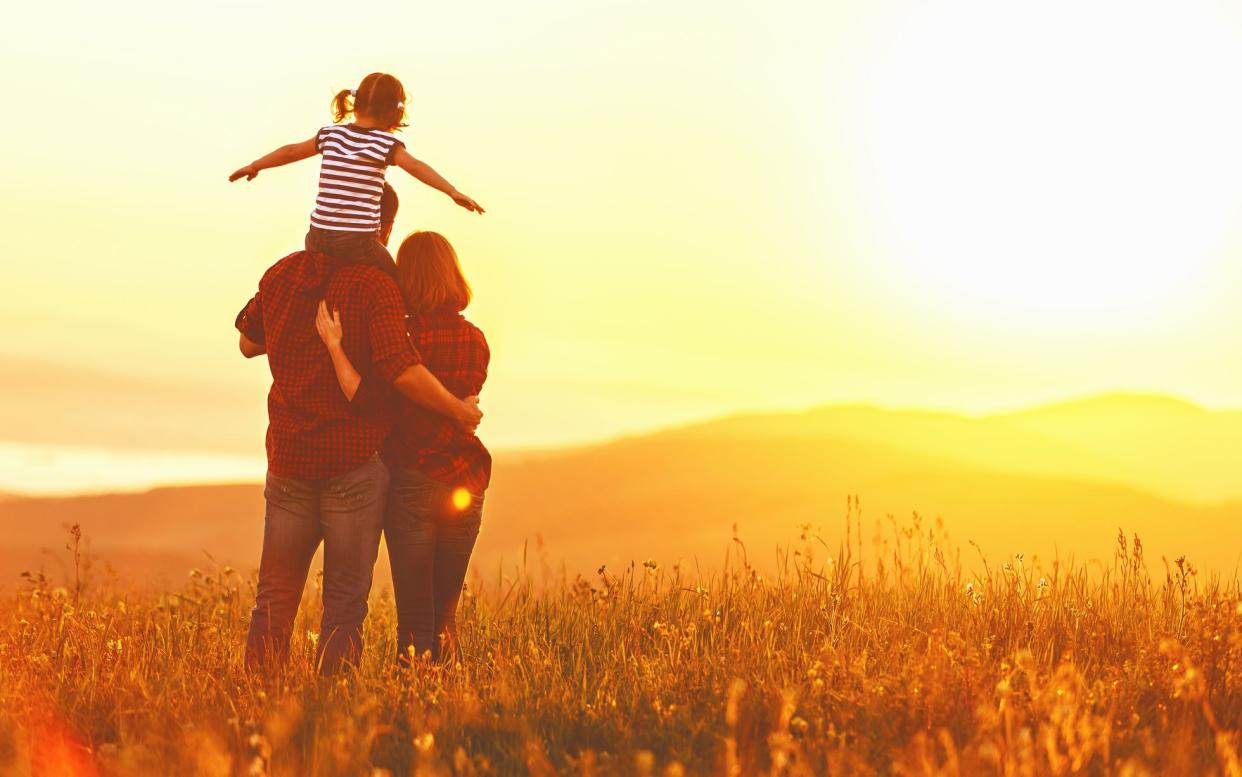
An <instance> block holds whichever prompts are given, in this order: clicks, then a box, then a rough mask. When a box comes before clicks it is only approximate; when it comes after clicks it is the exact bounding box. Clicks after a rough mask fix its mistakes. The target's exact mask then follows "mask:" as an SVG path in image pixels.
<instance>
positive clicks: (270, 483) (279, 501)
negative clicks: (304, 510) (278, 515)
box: [263, 472, 310, 509]
mask: <svg viewBox="0 0 1242 777" xmlns="http://www.w3.org/2000/svg"><path fill="white" fill-rule="evenodd" d="M309 490H310V489H309V488H307V486H306V484H305V483H303V482H301V481H299V480H294V479H293V478H285V477H281V476H280V475H274V474H272V473H271V472H269V473H267V481H266V482H265V483H264V486H263V498H264V499H266V500H267V501H268V502H271V503H272V504H274V505H276V506H278V507H283V508H285V509H293V508H295V507H298V506H301V505H303V504H305V503H306V502H307V501H308V500H309V499H310V493H309Z"/></svg>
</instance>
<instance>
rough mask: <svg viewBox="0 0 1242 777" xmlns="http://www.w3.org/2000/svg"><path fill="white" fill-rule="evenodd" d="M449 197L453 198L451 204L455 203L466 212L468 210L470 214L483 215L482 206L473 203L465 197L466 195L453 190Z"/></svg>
mask: <svg viewBox="0 0 1242 777" xmlns="http://www.w3.org/2000/svg"><path fill="white" fill-rule="evenodd" d="M449 196H450V197H452V198H453V202H455V203H457V204H458V205H460V206H462V207H463V208H465V209H466V210H468V211H472V212H474V213H483V212H484V210H483V206H482V205H480V204H479V203H477V202H475V201H474V200H473V199H471V198H470V197H467V196H466V195H464V194H462V193H461V192H459V191H457V190H456V189H454V190H453V192H452V194H450V195H449Z"/></svg>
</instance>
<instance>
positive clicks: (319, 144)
mask: <svg viewBox="0 0 1242 777" xmlns="http://www.w3.org/2000/svg"><path fill="white" fill-rule="evenodd" d="M329 129H330V128H329V127H320V128H319V131H318V132H316V133H315V150H316V151H318V152H319V153H321V154H322V153H323V142H324V141H325V140H327V137H328V130H329Z"/></svg>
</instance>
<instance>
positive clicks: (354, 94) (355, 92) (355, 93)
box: [349, 89, 358, 97]
mask: <svg viewBox="0 0 1242 777" xmlns="http://www.w3.org/2000/svg"><path fill="white" fill-rule="evenodd" d="M349 96H350V97H357V96H358V90H357V89H350V90H349Z"/></svg>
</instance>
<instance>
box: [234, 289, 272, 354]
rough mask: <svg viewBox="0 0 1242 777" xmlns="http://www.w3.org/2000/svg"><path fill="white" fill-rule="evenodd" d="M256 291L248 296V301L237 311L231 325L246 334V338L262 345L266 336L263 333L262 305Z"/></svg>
mask: <svg viewBox="0 0 1242 777" xmlns="http://www.w3.org/2000/svg"><path fill="white" fill-rule="evenodd" d="M261 293H262V292H259V293H256V294H255V295H254V296H253V297H251V298H250V301H249V302H247V303H246V304H245V306H244V307H242V309H241V311H240V312H238V314H237V318H236V319H235V320H234V322H233V325H234V326H236V327H237V331H239V332H241V333H242V334H243V335H245V336H246V339H248V340H250V342H252V343H258V344H259V345H264V344H265V343H266V340H267V339H266V336H265V335H264V333H263V305H262V304H261V303H260V301H259V295H260V294H261Z"/></svg>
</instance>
